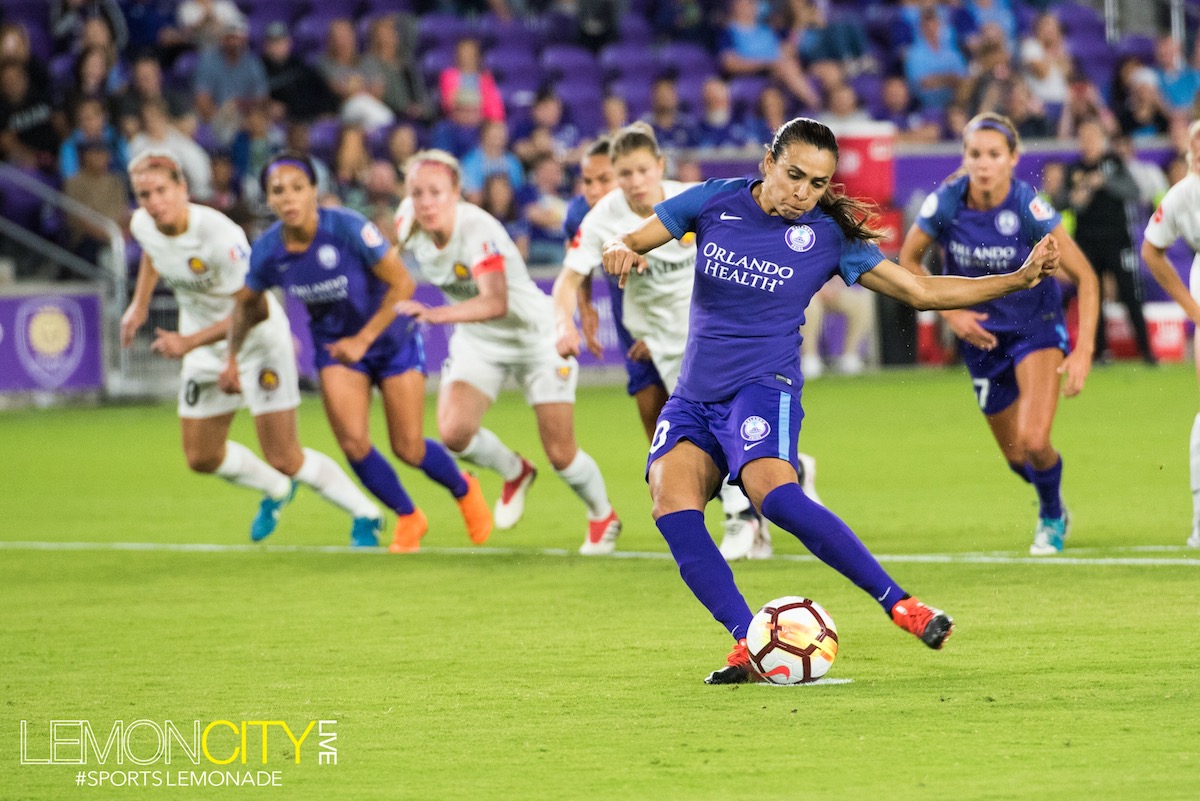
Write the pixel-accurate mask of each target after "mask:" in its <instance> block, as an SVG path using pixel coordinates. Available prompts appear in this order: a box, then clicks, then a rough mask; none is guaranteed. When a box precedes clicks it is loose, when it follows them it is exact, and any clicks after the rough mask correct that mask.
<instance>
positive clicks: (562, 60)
mask: <svg viewBox="0 0 1200 801" xmlns="http://www.w3.org/2000/svg"><path fill="white" fill-rule="evenodd" d="M542 71H543V72H545V73H546V76H547V77H548V78H551V79H555V80H557V79H565V78H575V77H578V76H580V75H591V76H593V77H594V78H595V79H596V80H599V77H600V65H599V64H597V63H596V59H595V57H593V56H592V54H591V53H590V52H588V51H587V50H585V49H584V48H582V47H579V46H578V45H559V44H555V45H548V46H547V47H546V49H545V50H543V51H542Z"/></svg>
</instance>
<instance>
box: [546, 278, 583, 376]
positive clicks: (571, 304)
mask: <svg viewBox="0 0 1200 801" xmlns="http://www.w3.org/2000/svg"><path fill="white" fill-rule="evenodd" d="M583 279H584V276H582V275H580V274H579V273H577V272H575V271H574V270H572V269H571V268H570V267H563V268H562V269H561V270H559V271H558V277H557V278H555V279H554V291H553V292H551V296H552V297H553V298H554V344H555V347H556V348H558V355H559V356H564V357H566V356H578V355H579V340H580V337H579V329H578V328H576V327H575V311H576V309H578V308H580V306H579V293H580V292H581V291H582V288H583Z"/></svg>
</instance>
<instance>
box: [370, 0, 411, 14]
mask: <svg viewBox="0 0 1200 801" xmlns="http://www.w3.org/2000/svg"><path fill="white" fill-rule="evenodd" d="M413 11H414V8H413V0H367V6H366V16H372V17H375V16H379V15H380V14H411V13H413Z"/></svg>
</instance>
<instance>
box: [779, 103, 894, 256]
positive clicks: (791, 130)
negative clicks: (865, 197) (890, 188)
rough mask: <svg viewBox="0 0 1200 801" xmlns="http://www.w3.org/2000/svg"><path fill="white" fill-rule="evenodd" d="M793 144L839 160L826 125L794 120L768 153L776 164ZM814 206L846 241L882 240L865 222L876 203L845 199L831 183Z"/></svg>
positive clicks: (880, 233) (780, 134)
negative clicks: (834, 225) (840, 230)
mask: <svg viewBox="0 0 1200 801" xmlns="http://www.w3.org/2000/svg"><path fill="white" fill-rule="evenodd" d="M795 144H803V145H811V146H813V147H815V148H816V149H817V150H828V151H829V152H830V153H832V154H833V159H834V163H835V164H836V163H837V159H838V144H837V137H835V136H834V135H833V131H831V130H829V128H828V126H825V125H822V124H821V123H819V122H817V121H816V120H814V119H809V118H808V117H795V118H793V119H791V120H788V121H787V122H785V123H784V124H783V125H781V126H779V130H778V131H776V132H775V136H774V138H773V139H772V140H771V144H770V145H769V146H768V150H769V152H770V154H771V158H772V159H773V160H775V161H778V160H779V159H781V158H783V154H784V151H785V150H787V149H788V148H789V147H791V146H792V145H795ZM817 205H818V206H819V207H820V208H821V209H822V210H823V211H824V212H825V213H826V214H828V215H829V216H830V217H832V218H833V221H834V222H836V223H837V224H838V228H841V229H842V233H843V234H845V235H846V238H847V239H857V240H861V241H864V242H870V241H873V240H876V239H882V238H883V235H884V234H883V231H880V230H878V229H876V228H872V227H871V226H869V225H868V224H867V223H868V222H869V221H870V220H871V218H872V217H873V216H874V215H875V204H874V203H868V202H866V201H862V200H859V199H857V198H852V197H847V196H846V195H844V194H842V185H841V184H836V183H830V184H829V186H828V188H827V189H826V190H825V192H824V194H822V195H821V198H820V199H819V200H818V201H817Z"/></svg>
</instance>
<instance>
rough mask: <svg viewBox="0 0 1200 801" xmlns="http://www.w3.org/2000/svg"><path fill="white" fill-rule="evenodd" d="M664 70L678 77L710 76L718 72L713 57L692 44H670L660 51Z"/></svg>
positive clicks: (659, 60) (659, 57) (660, 61)
mask: <svg viewBox="0 0 1200 801" xmlns="http://www.w3.org/2000/svg"><path fill="white" fill-rule="evenodd" d="M658 63H659V64H660V65H661V67H662V69H663V70H666V71H670V72H673V73H675V74H676V75H680V76H683V75H709V74H711V73H714V72H716V71H717V68H716V64H715V62H714V61H713V57H712V55H711V54H710V53H709V52H708V51H707V50H705V49H704V48H703V47H701V46H700V45H698V44H694V43H692V42H668V43H667V44H665V45H663V46H662V47H661V48H660V49H659V51H658Z"/></svg>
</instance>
